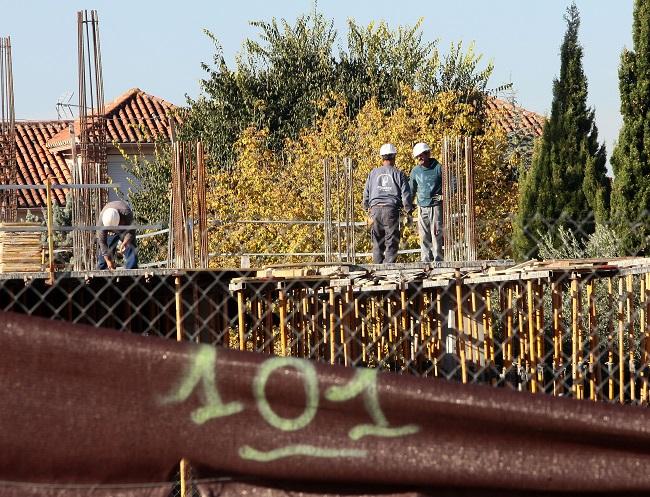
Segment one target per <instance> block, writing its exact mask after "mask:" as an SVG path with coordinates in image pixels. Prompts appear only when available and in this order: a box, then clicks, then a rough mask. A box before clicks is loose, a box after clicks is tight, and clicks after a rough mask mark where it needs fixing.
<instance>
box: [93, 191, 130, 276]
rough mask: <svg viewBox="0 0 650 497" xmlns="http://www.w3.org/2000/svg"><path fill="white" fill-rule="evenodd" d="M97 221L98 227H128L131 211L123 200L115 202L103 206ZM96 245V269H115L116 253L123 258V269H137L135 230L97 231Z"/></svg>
mask: <svg viewBox="0 0 650 497" xmlns="http://www.w3.org/2000/svg"><path fill="white" fill-rule="evenodd" d="M99 219H100V226H105V227H115V228H117V227H118V226H130V225H132V224H133V211H132V210H131V207H130V206H129V204H127V203H126V202H124V201H123V200H115V201H113V202H108V203H107V204H106V205H105V206H104V208H103V209H102V212H101V214H100V215H99ZM97 245H98V249H99V250H98V253H97V269H102V270H103V269H111V270H113V269H115V268H116V266H115V252H116V251H117V252H118V253H120V254H122V256H123V257H124V269H137V267H138V254H137V249H136V241H135V230H133V229H131V230H120V229H115V230H97Z"/></svg>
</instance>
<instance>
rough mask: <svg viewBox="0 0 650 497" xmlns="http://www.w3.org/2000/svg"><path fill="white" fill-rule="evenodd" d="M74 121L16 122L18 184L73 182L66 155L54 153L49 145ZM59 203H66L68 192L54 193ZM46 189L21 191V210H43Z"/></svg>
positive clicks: (59, 191) (57, 191)
mask: <svg viewBox="0 0 650 497" xmlns="http://www.w3.org/2000/svg"><path fill="white" fill-rule="evenodd" d="M71 122H72V121H17V122H16V162H17V173H18V178H17V181H18V184H19V185H42V184H44V183H45V180H46V178H47V177H48V176H50V175H51V176H53V177H54V178H55V182H57V183H70V182H71V181H72V177H71V175H70V169H69V168H68V165H67V164H66V162H65V160H64V158H63V156H62V155H61V154H58V153H52V151H51V150H49V149H48V148H47V146H46V144H47V142H48V141H49V140H50V139H51V138H52V137H53V136H55V135H56V134H57V133H59V132H61V130H65V129H67V128H68V126H69V125H70V123H71ZM53 192H54V196H55V198H56V200H57V202H58V203H59V204H63V203H65V192H64V191H63V190H53ZM45 204H46V202H45V190H18V207H19V208H35V207H42V206H44V205H45Z"/></svg>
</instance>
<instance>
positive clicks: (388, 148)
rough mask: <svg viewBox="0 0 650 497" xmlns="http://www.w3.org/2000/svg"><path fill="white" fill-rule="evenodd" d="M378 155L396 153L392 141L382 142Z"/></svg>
mask: <svg viewBox="0 0 650 497" xmlns="http://www.w3.org/2000/svg"><path fill="white" fill-rule="evenodd" d="M379 155H381V156H382V157H383V156H384V155H397V149H396V148H395V145H393V144H392V143H384V144H383V145H382V146H381V148H380V149H379Z"/></svg>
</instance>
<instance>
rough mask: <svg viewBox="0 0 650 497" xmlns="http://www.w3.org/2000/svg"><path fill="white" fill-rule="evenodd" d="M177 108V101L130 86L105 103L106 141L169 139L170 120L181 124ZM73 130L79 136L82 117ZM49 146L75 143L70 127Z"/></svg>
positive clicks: (122, 142) (135, 141)
mask: <svg viewBox="0 0 650 497" xmlns="http://www.w3.org/2000/svg"><path fill="white" fill-rule="evenodd" d="M176 109H177V107H176V106H175V105H174V104H172V103H170V102H168V101H166V100H164V99H162V98H159V97H155V96H153V95H149V94H148V93H145V92H144V91H142V90H141V89H140V88H131V89H130V90H128V91H126V92H124V93H123V94H122V95H120V96H119V97H117V98H116V99H115V100H113V101H112V102H109V103H107V104H106V105H105V106H104V115H105V117H106V133H107V136H106V141H107V142H108V143H119V144H122V145H124V144H135V143H153V142H155V141H156V140H159V139H165V140H170V139H171V135H172V130H171V122H172V121H174V124H176V125H178V124H180V120H179V119H178V117H177V116H176V114H175V110H176ZM74 130H75V134H76V135H77V136H78V135H79V131H80V127H79V120H76V121H75V123H74ZM77 141H79V138H77ZM47 146H48V147H49V148H51V149H54V150H63V149H69V148H70V147H71V146H72V137H71V135H70V131H69V130H68V129H67V128H66V129H64V130H61V131H60V132H59V133H57V134H56V135H54V136H53V137H52V138H51V139H50V140H49V142H48V144H47Z"/></svg>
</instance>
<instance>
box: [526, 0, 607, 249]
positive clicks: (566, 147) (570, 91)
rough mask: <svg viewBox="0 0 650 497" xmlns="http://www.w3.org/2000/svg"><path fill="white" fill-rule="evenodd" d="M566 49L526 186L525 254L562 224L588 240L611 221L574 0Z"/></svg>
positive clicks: (602, 154) (602, 149)
mask: <svg viewBox="0 0 650 497" xmlns="http://www.w3.org/2000/svg"><path fill="white" fill-rule="evenodd" d="M564 18H565V20H566V22H567V30H566V33H565V35H564V40H563V42H562V46H561V49H560V77H559V79H555V80H554V81H553V103H552V106H551V115H550V118H549V120H548V121H547V122H546V124H545V125H544V130H543V134H542V137H541V141H540V143H538V146H537V147H536V150H535V154H534V156H533V161H532V164H531V167H530V170H529V171H528V172H527V173H525V174H524V177H523V178H522V182H521V185H520V197H519V211H518V213H517V218H516V222H515V227H514V240H513V242H514V249H515V254H516V255H517V256H518V257H519V258H529V257H535V256H536V255H537V252H538V250H537V240H538V239H539V238H540V236H541V235H544V234H546V233H549V232H550V233H551V234H552V236H553V239H554V240H555V241H556V242H558V243H559V240H558V238H557V237H556V236H555V234H556V233H557V230H558V229H559V227H560V226H564V227H566V228H568V229H570V230H572V231H573V232H574V234H575V235H576V238H577V239H579V240H580V239H583V238H585V237H586V236H588V235H589V234H590V233H593V232H594V229H595V224H596V223H601V222H603V221H605V220H606V219H607V217H608V212H609V181H608V179H607V178H606V177H605V172H606V161H607V157H606V154H605V146H604V145H600V144H599V143H598V129H597V128H596V124H595V122H594V110H593V109H591V108H589V107H587V78H586V77H585V74H584V71H583V68H582V55H583V53H582V47H581V46H580V43H579V42H578V29H579V27H580V14H579V12H578V9H577V7H576V5H575V3H574V4H572V5H571V6H570V7H569V8H568V9H567V13H566V15H565V17H564Z"/></svg>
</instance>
